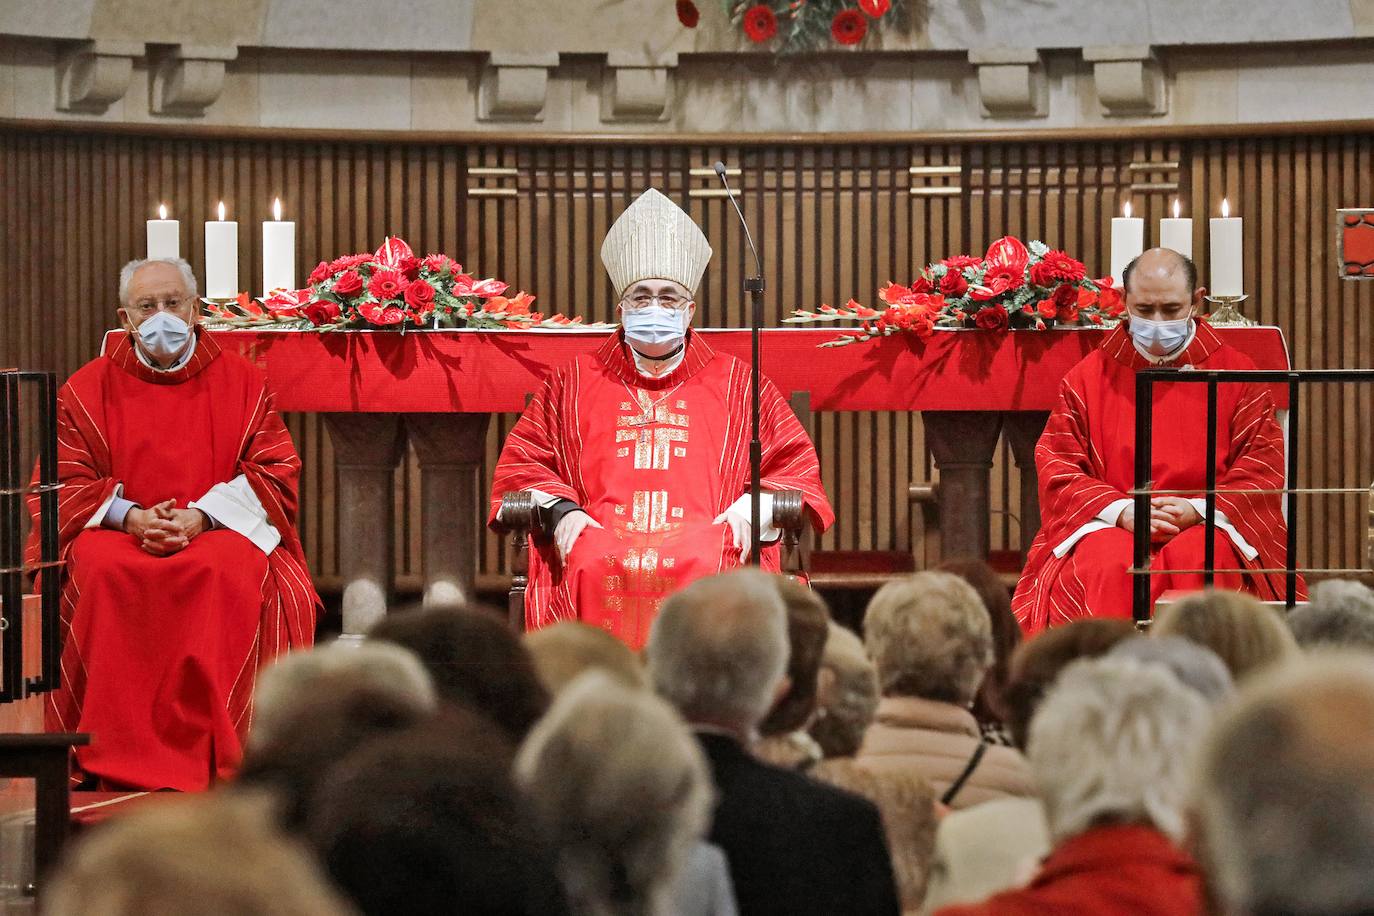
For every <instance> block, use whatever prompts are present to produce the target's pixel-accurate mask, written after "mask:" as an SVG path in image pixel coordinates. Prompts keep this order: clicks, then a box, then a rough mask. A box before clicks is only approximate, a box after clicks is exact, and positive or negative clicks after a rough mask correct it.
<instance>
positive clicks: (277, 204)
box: [272, 197, 281, 221]
mask: <svg viewBox="0 0 1374 916" xmlns="http://www.w3.org/2000/svg"><path fill="white" fill-rule="evenodd" d="M272 218H273V219H275V220H278V221H280V220H281V198H280V197H277V198H273V200H272Z"/></svg>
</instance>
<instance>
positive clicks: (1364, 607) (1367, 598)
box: [1288, 579, 1374, 650]
mask: <svg viewBox="0 0 1374 916" xmlns="http://www.w3.org/2000/svg"><path fill="white" fill-rule="evenodd" d="M1288 625H1289V626H1290V627H1292V628H1293V636H1294V638H1296V639H1297V641H1298V645H1300V646H1302V647H1303V648H1304V649H1311V648H1314V647H1317V646H1326V647H1329V648H1337V647H1342V646H1344V647H1348V648H1351V649H1365V650H1374V590H1370V589H1369V588H1368V587H1367V586H1365V585H1361V584H1360V583H1359V582H1352V581H1350V580H1349V579H1331V580H1328V581H1326V582H1319V583H1317V585H1316V586H1315V587H1314V588H1313V589H1312V600H1311V603H1310V604H1307V605H1305V606H1302V607H1298V608H1295V609H1293V610H1292V611H1291V612H1290V613H1289V614H1288Z"/></svg>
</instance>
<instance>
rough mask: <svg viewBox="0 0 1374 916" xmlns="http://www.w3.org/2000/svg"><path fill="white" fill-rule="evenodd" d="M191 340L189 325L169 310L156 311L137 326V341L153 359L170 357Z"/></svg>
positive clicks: (163, 359)
mask: <svg viewBox="0 0 1374 916" xmlns="http://www.w3.org/2000/svg"><path fill="white" fill-rule="evenodd" d="M190 340H191V326H190V325H189V324H187V323H186V322H184V321H182V320H181V319H180V318H178V317H177V316H175V315H173V314H172V313H171V312H158V313H157V314H156V315H151V316H149V317H148V319H147V320H146V321H144V322H143V323H142V324H140V325H139V326H138V341H139V343H140V344H142V345H143V350H144V352H145V353H147V354H148V355H149V356H151V357H152V358H153V359H156V360H159V361H165V360H169V359H172V358H173V357H175V356H176V355H177V354H178V353H180V352H181V351H182V350H184V349H186V344H187V343H188V342H189V341H190Z"/></svg>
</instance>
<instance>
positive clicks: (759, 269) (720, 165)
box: [714, 159, 763, 280]
mask: <svg viewBox="0 0 1374 916" xmlns="http://www.w3.org/2000/svg"><path fill="white" fill-rule="evenodd" d="M714 168H715V170H716V177H717V178H719V179H720V183H721V184H723V185H724V186H725V196H726V197H727V198H728V199H729V201H730V204H731V206H733V207H734V208H735V215H736V216H738V217H739V224H740V228H741V229H743V230H744V241H745V242H747V243H748V244H749V251H750V253H751V254H753V256H754V276H755V277H757V278H758V279H760V280H761V279H763V260H762V259H761V258H760V257H759V250H758V249H757V248H755V247H754V237H753V235H751V234H750V233H749V221H748V220H746V219H745V218H744V211H743V210H741V209H740V208H739V201H737V200H735V192H734V191H732V190H731V189H730V181H729V179H727V178H726V177H725V163H724V162H721V161H720V160H719V159H717V160H716V164H715V166H714Z"/></svg>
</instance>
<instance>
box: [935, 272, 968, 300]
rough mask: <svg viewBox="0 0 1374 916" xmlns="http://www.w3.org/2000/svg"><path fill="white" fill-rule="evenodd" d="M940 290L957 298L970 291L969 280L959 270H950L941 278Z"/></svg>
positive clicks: (950, 296)
mask: <svg viewBox="0 0 1374 916" xmlns="http://www.w3.org/2000/svg"><path fill="white" fill-rule="evenodd" d="M940 292H941V293H943V294H944V295H946V296H948V297H949V298H951V299H957V298H959V297H960V296H962V295H963V294H964V293H966V292H968V281H967V280H965V279H964V275H963V274H962V273H960V272H959V271H957V270H950V271H947V272H946V273H945V275H944V276H943V277H941V278H940Z"/></svg>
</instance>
